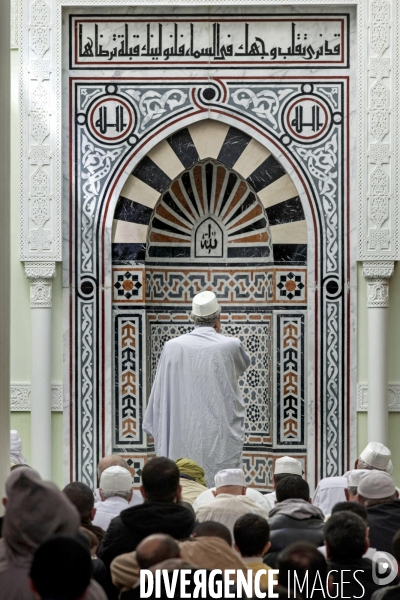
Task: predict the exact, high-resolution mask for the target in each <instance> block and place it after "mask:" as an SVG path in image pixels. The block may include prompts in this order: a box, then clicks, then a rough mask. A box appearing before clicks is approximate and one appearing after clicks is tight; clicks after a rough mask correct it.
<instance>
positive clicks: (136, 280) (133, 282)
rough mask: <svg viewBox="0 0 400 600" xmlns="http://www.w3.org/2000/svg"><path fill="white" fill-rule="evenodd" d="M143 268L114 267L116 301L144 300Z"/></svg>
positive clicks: (114, 297)
mask: <svg viewBox="0 0 400 600" xmlns="http://www.w3.org/2000/svg"><path fill="white" fill-rule="evenodd" d="M143 279H144V278H143V269H132V268H115V267H114V268H113V299H114V302H118V303H119V302H143V298H144V285H143Z"/></svg>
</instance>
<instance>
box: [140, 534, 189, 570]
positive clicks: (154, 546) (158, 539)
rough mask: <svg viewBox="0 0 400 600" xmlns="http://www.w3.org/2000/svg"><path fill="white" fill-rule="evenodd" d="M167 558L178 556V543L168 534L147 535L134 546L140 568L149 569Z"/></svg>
mask: <svg viewBox="0 0 400 600" xmlns="http://www.w3.org/2000/svg"><path fill="white" fill-rule="evenodd" d="M169 558H180V552H179V546H178V543H177V542H176V541H175V540H174V538H173V537H171V536H170V535H165V534H163V533H157V534H155V535H149V537H147V538H145V539H144V540H143V541H142V542H140V544H139V545H138V547H137V548H136V560H137V563H138V565H139V567H140V568H141V569H149V568H150V567H153V566H154V565H158V563H160V562H163V561H164V560H168V559H169Z"/></svg>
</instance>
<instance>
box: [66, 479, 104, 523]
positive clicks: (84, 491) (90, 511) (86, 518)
mask: <svg viewBox="0 0 400 600" xmlns="http://www.w3.org/2000/svg"><path fill="white" fill-rule="evenodd" d="M63 494H65V495H66V496H67V498H68V499H69V501H70V502H72V504H73V505H74V506H75V507H76V508H77V509H78V512H79V514H80V516H81V523H83V524H84V523H87V522H91V521H93V519H94V516H95V514H96V509H95V508H94V496H93V492H92V490H91V489H90V487H89V486H88V485H86V483H81V482H80V481H73V482H72V483H69V484H68V485H66V486H65V488H64V489H63Z"/></svg>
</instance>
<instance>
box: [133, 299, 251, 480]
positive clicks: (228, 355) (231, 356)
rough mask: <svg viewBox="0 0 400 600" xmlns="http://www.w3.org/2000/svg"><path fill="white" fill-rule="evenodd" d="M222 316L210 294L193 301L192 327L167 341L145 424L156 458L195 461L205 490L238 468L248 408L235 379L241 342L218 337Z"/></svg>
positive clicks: (242, 366) (244, 362) (241, 364)
mask: <svg viewBox="0 0 400 600" xmlns="http://www.w3.org/2000/svg"><path fill="white" fill-rule="evenodd" d="M220 311H221V309H220V307H219V305H218V302H217V299H216V297H215V294H214V293H213V292H208V291H207V292H201V293H200V294H197V296H195V297H194V299H193V305H192V319H193V321H194V323H195V328H194V330H193V331H191V332H190V333H187V334H185V335H181V336H180V337H178V338H175V339H172V340H169V341H168V342H166V344H165V346H164V349H163V351H162V353H161V356H160V361H159V363H158V367H157V372H156V376H155V379H154V384H153V388H152V391H151V394H150V398H149V403H148V407H147V411H146V414H145V417H144V421H143V429H144V430H145V431H146V432H147V433H148V434H150V435H152V436H153V438H154V444H155V451H156V454H157V456H167V457H168V458H171V459H172V460H177V459H179V458H181V457H184V458H189V459H191V460H194V461H196V462H197V463H198V464H199V465H201V466H202V467H203V469H204V471H205V475H206V481H207V483H208V485H212V484H213V481H214V476H215V474H216V473H218V471H220V470H221V469H230V468H236V467H240V466H241V457H242V450H243V440H244V418H245V411H246V408H245V404H244V401H243V398H242V396H241V394H240V390H239V385H238V379H239V377H240V376H241V375H242V374H243V373H244V371H245V370H246V369H247V367H248V366H249V364H250V357H249V356H248V355H247V353H246V352H245V350H244V348H243V346H242V344H241V342H240V340H239V339H237V338H233V337H226V336H224V335H221V334H220V330H221V323H220Z"/></svg>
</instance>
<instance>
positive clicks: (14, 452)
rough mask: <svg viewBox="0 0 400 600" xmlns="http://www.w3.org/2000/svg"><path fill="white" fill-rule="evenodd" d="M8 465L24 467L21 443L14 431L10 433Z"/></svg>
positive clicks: (24, 460) (16, 432)
mask: <svg viewBox="0 0 400 600" xmlns="http://www.w3.org/2000/svg"><path fill="white" fill-rule="evenodd" d="M10 464H11V466H12V465H25V464H26V458H25V456H24V455H23V454H22V441H21V438H20V437H19V433H18V431H17V430H16V429H11V431H10Z"/></svg>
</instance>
